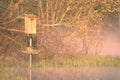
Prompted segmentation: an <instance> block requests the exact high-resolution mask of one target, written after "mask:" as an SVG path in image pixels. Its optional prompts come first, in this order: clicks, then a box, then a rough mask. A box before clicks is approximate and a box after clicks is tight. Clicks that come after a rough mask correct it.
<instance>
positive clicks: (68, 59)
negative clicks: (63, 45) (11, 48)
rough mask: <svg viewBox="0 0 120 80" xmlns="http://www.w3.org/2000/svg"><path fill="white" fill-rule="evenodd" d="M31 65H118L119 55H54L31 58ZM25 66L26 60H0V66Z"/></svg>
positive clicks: (119, 62) (119, 63)
mask: <svg viewBox="0 0 120 80" xmlns="http://www.w3.org/2000/svg"><path fill="white" fill-rule="evenodd" d="M32 63H33V67H120V57H112V56H100V55H77V56H54V57H50V58H40V59H39V60H38V59H37V60H36V59H35V58H33V62H32ZM5 66H6V67H10V66H16V67H27V66H29V57H28V60H27V61H25V60H19V61H17V62H9V61H3V60H0V67H5Z"/></svg>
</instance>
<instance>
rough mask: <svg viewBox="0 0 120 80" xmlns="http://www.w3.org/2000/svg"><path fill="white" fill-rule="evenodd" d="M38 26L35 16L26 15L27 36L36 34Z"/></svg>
mask: <svg viewBox="0 0 120 80" xmlns="http://www.w3.org/2000/svg"><path fill="white" fill-rule="evenodd" d="M36 24H37V19H36V16H35V15H32V14H26V15H25V33H26V34H36Z"/></svg>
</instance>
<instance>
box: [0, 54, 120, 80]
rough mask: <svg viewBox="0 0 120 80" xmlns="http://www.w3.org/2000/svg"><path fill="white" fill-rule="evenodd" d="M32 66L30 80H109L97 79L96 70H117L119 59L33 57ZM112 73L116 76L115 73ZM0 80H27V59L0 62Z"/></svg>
mask: <svg viewBox="0 0 120 80" xmlns="http://www.w3.org/2000/svg"><path fill="white" fill-rule="evenodd" d="M32 66H33V70H32V80H109V79H107V77H104V76H101V77H97V76H98V75H99V74H100V73H99V72H100V70H97V69H99V68H100V69H101V68H106V69H109V68H116V69H118V70H119V68H120V58H119V57H111V56H100V55H79V56H78V55H77V56H64V57H63V56H54V57H50V58H41V59H35V57H34V56H33V62H32ZM96 70H97V71H98V72H97V71H96ZM118 70H116V71H118ZM103 71H105V72H104V73H107V74H109V75H110V73H111V72H109V71H110V70H103ZM93 73H94V75H92V74H93ZM112 73H115V74H116V72H112ZM118 73H120V72H118ZM74 77H76V78H74ZM103 77H104V78H103ZM116 77H118V76H116ZM111 78H112V77H111ZM0 80H29V57H28V60H20V61H18V62H10V61H5V60H0ZM111 80H112V79H111ZM113 80H114V79H113ZM115 80H119V79H115Z"/></svg>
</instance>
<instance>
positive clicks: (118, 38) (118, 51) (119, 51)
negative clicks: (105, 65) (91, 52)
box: [100, 28, 120, 57]
mask: <svg viewBox="0 0 120 80" xmlns="http://www.w3.org/2000/svg"><path fill="white" fill-rule="evenodd" d="M100 54H102V55H110V56H115V57H116V56H120V32H119V29H118V28H117V30H114V29H113V30H112V31H108V32H106V33H105V34H104V35H103V45H102V49H101V53H100Z"/></svg>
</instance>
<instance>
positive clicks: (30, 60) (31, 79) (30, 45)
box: [30, 37, 32, 80]
mask: <svg viewBox="0 0 120 80" xmlns="http://www.w3.org/2000/svg"><path fill="white" fill-rule="evenodd" d="M30 49H32V38H31V37H30ZM30 51H31V50H30ZM30 80H32V53H31V52H30Z"/></svg>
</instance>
